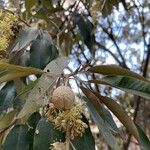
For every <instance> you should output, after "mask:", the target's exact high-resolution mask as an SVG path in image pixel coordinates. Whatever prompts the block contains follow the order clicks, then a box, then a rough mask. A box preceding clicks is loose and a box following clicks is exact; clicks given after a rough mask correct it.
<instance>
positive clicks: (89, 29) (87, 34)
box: [74, 13, 95, 50]
mask: <svg viewBox="0 0 150 150" xmlns="http://www.w3.org/2000/svg"><path fill="white" fill-rule="evenodd" d="M74 23H75V25H76V24H77V25H78V27H79V30H80V33H81V35H82V37H83V41H84V43H85V44H86V45H87V47H88V48H89V49H90V50H91V49H92V46H93V43H94V41H95V37H94V34H93V24H92V23H91V22H90V21H89V20H86V21H85V20H84V18H83V17H82V16H81V15H80V14H77V13H76V14H74Z"/></svg>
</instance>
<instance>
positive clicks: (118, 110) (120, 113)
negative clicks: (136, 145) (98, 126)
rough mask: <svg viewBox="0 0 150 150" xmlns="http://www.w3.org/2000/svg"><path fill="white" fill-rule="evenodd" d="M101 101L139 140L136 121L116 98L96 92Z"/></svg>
mask: <svg viewBox="0 0 150 150" xmlns="http://www.w3.org/2000/svg"><path fill="white" fill-rule="evenodd" d="M95 95H96V96H97V97H98V98H99V100H100V101H101V102H103V103H104V104H105V105H106V106H107V107H108V108H109V109H110V110H111V111H112V112H113V113H114V115H116V117H117V118H118V119H119V120H120V121H121V123H122V124H123V125H124V126H125V127H126V128H127V130H128V131H129V132H130V133H131V134H132V135H133V136H134V137H135V138H136V139H137V140H139V134H138V131H137V128H136V126H135V124H134V122H133V121H132V120H131V118H130V117H129V116H128V115H127V113H126V112H125V111H124V110H123V109H122V107H121V106H120V105H119V104H117V103H116V102H115V101H114V100H112V99H111V98H109V97H106V96H101V95H100V94H99V93H95Z"/></svg>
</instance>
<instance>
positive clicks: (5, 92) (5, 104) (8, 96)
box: [0, 82, 16, 113]
mask: <svg viewBox="0 0 150 150" xmlns="http://www.w3.org/2000/svg"><path fill="white" fill-rule="evenodd" d="M15 95H16V92H15V87H14V84H13V82H9V83H7V84H6V85H5V86H4V87H3V88H2V89H1V90H0V113H2V112H3V111H4V110H7V109H8V108H12V107H13V102H14V98H15Z"/></svg>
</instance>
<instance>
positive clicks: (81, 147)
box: [72, 116, 95, 150]
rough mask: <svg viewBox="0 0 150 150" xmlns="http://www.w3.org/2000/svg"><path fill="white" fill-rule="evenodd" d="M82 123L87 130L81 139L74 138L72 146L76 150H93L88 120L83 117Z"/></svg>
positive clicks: (93, 143)
mask: <svg viewBox="0 0 150 150" xmlns="http://www.w3.org/2000/svg"><path fill="white" fill-rule="evenodd" d="M82 121H83V122H85V123H86V124H87V125H88V128H87V129H86V130H85V132H84V133H83V135H82V137H75V139H74V140H73V141H72V144H73V146H74V147H75V149H76V150H95V141H94V137H93V135H92V133H91V130H90V127H89V124H88V120H87V119H86V118H85V117H84V116H83V119H82Z"/></svg>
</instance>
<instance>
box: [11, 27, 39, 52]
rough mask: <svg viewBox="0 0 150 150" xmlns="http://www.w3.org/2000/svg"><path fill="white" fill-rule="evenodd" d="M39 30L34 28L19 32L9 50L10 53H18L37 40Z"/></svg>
mask: <svg viewBox="0 0 150 150" xmlns="http://www.w3.org/2000/svg"><path fill="white" fill-rule="evenodd" d="M38 34H39V30H38V29H37V28H35V27H30V28H26V29H24V30H21V31H20V32H19V35H18V36H17V39H16V41H15V42H14V44H13V46H12V47H11V49H10V52H11V53H14V52H19V51H20V50H22V49H24V48H26V47H27V46H29V44H30V43H31V42H32V41H33V40H35V39H36V38H37V36H38Z"/></svg>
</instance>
